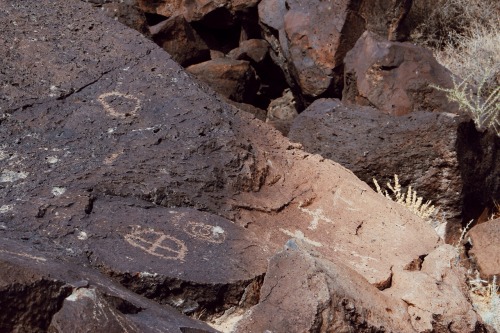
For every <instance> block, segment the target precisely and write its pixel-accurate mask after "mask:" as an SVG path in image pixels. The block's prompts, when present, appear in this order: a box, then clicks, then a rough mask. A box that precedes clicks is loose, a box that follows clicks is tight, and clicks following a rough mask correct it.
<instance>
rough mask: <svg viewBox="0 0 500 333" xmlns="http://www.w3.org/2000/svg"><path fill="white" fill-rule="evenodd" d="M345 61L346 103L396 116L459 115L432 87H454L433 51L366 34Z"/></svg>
mask: <svg viewBox="0 0 500 333" xmlns="http://www.w3.org/2000/svg"><path fill="white" fill-rule="evenodd" d="M344 62H345V80H344V90H343V92H342V101H343V102H350V103H355V104H360V105H370V106H374V107H376V108H377V109H379V110H381V111H382V112H384V113H388V114H392V115H403V114H408V113H410V112H414V111H438V112H450V113H457V112H458V107H457V105H456V104H454V103H450V102H448V100H447V98H446V94H445V93H444V92H442V91H439V90H436V89H434V88H432V87H430V85H436V86H441V87H451V86H452V80H451V74H450V72H449V71H448V70H447V69H446V68H444V67H443V66H441V65H440V64H439V63H438V62H437V61H436V60H435V59H434V57H433V56H432V53H431V52H430V51H429V50H426V49H424V48H422V47H419V46H416V45H413V44H411V43H399V42H389V41H386V40H383V39H382V38H380V37H378V36H376V35H375V34H373V33H370V32H365V33H364V34H363V36H361V37H360V38H359V40H358V41H357V42H356V45H355V46H354V48H353V49H352V50H351V51H349V52H348V53H347V55H346V57H345V60H344Z"/></svg>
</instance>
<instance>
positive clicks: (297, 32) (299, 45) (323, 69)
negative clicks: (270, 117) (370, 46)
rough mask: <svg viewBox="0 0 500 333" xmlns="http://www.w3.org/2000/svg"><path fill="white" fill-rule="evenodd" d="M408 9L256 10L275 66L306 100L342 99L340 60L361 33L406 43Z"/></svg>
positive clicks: (382, 5) (382, 1)
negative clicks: (372, 33) (276, 65)
mask: <svg viewBox="0 0 500 333" xmlns="http://www.w3.org/2000/svg"><path fill="white" fill-rule="evenodd" d="M410 6H411V3H409V1H408V0H405V1H400V0H377V1H372V0H370V1H352V0H342V1H331V0H330V1H316V0H309V1H305V2H304V1H285V0H263V1H261V2H260V3H259V6H258V8H259V20H260V22H261V26H262V30H263V35H264V37H265V39H266V40H267V41H268V42H269V44H270V45H271V48H272V51H273V52H272V53H273V54H272V55H273V59H274V61H275V62H276V63H277V64H278V65H279V66H280V67H281V68H282V70H283V71H284V73H285V76H286V78H287V81H288V84H289V86H290V87H291V88H292V90H293V91H294V92H295V93H296V94H298V95H299V96H304V98H305V99H306V100H310V99H311V98H314V97H318V96H327V97H340V95H341V90H342V85H343V59H344V57H345V55H346V53H347V52H348V51H349V50H350V49H351V48H352V47H353V46H354V44H355V43H356V40H357V39H358V38H359V37H360V36H361V35H362V33H363V32H364V31H365V30H370V31H374V32H376V33H379V34H381V35H382V36H384V37H385V36H388V35H391V38H393V39H404V38H405V36H406V33H405V32H404V31H405V30H406V28H405V27H404V21H405V18H406V13H407V12H408V10H409V7H410ZM306 104H307V103H306Z"/></svg>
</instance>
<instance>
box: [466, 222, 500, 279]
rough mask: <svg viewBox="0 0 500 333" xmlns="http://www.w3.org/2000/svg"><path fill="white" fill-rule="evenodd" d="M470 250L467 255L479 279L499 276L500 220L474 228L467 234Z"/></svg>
mask: <svg viewBox="0 0 500 333" xmlns="http://www.w3.org/2000/svg"><path fill="white" fill-rule="evenodd" d="M467 235H468V239H469V241H468V242H469V243H470V246H471V249H470V250H469V251H468V253H467V255H468V256H469V258H471V259H472V261H473V263H474V267H475V268H477V269H478V271H479V272H480V273H481V277H482V278H484V279H487V280H491V279H492V278H493V276H494V275H496V276H497V277H499V276H500V219H495V220H491V221H488V222H484V223H481V224H479V225H476V226H474V227H473V228H472V229H471V230H470V231H469V232H468V234H467Z"/></svg>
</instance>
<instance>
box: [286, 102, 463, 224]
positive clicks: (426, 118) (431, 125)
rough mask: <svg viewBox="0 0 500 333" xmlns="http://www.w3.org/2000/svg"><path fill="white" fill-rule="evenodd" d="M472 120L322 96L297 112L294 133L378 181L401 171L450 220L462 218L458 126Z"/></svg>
mask: <svg viewBox="0 0 500 333" xmlns="http://www.w3.org/2000/svg"><path fill="white" fill-rule="evenodd" d="M464 121H467V119H463V118H461V117H459V116H456V115H453V114H449V113H433V112H414V113H412V114H409V115H405V116H400V117H394V116H391V115H387V114H383V113H381V112H380V111H378V110H376V109H374V108H371V107H361V106H346V105H344V104H343V103H341V102H340V101H339V100H335V99H320V100H317V101H315V102H314V103H313V104H311V105H310V106H309V107H308V108H307V109H306V110H305V111H304V112H302V113H301V114H300V115H299V117H298V118H296V120H295V122H294V124H293V126H292V128H291V130H290V133H289V138H290V139H291V140H292V141H295V142H299V143H301V144H302V145H303V147H304V149H305V150H306V151H309V152H311V153H315V154H320V155H321V156H323V157H325V158H329V159H332V160H334V161H336V162H338V163H340V164H342V165H343V166H345V167H346V168H348V169H349V170H351V171H352V172H354V174H356V176H358V177H359V178H360V179H362V180H363V181H365V182H366V183H368V184H372V185H373V178H375V179H377V180H378V182H379V183H380V184H381V185H382V186H383V185H384V184H385V183H386V182H387V181H390V180H392V179H393V175H394V174H397V175H399V179H400V182H401V184H402V185H403V186H409V185H411V186H412V188H413V189H415V190H416V191H417V194H418V195H419V196H422V197H423V198H424V199H425V200H432V202H433V204H434V205H436V206H437V207H439V209H440V212H439V215H438V216H437V217H439V216H440V215H441V214H445V218H446V221H448V222H449V223H450V225H451V224H454V225H456V226H460V224H461V221H462V219H461V215H462V195H461V192H462V187H463V185H464V182H463V180H462V178H461V170H460V169H461V168H460V165H459V161H458V159H457V154H456V151H455V149H456V144H457V135H458V134H457V130H458V128H459V126H460V124H461V123H463V122H464Z"/></svg>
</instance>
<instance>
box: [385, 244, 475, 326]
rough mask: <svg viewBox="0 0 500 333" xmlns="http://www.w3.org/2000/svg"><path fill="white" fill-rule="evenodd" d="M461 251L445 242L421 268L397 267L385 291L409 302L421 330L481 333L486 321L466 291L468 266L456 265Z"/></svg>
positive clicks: (409, 310)
mask: <svg viewBox="0 0 500 333" xmlns="http://www.w3.org/2000/svg"><path fill="white" fill-rule="evenodd" d="M457 255H458V254H457V251H456V249H455V248H454V247H453V246H451V245H442V246H441V247H439V248H437V249H435V250H434V251H433V252H431V253H430V254H429V255H428V256H427V257H425V259H424V261H423V264H422V266H421V269H420V270H419V269H418V268H417V270H416V271H408V270H394V274H393V275H392V284H391V286H390V288H388V289H386V290H384V291H383V292H384V293H385V294H387V295H391V296H393V297H395V298H397V299H401V300H403V301H404V302H405V303H406V304H408V310H407V311H408V313H409V314H410V316H411V324H412V326H413V327H414V329H415V330H416V331H417V332H430V331H433V332H441V331H442V332H448V331H450V332H478V331H480V332H481V331H483V330H484V324H483V323H482V321H481V320H480V318H479V317H478V316H477V314H476V313H475V312H474V310H473V308H472V305H471V304H470V303H469V302H468V300H467V296H466V295H465V294H464V293H465V291H466V290H467V286H466V285H465V280H464V276H465V269H464V268H462V267H460V266H455V265H453V263H455V262H456V261H457Z"/></svg>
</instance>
